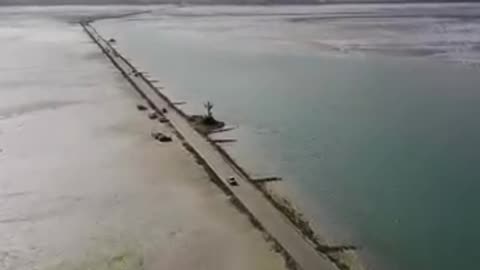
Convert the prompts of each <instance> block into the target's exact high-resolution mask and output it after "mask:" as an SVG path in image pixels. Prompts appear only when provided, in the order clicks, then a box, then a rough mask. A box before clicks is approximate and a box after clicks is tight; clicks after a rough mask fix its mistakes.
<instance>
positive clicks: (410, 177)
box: [98, 21, 480, 270]
mask: <svg viewBox="0 0 480 270" xmlns="http://www.w3.org/2000/svg"><path fill="white" fill-rule="evenodd" d="M98 25H99V29H100V30H101V32H103V33H106V34H107V35H109V36H114V37H115V38H116V39H117V40H118V44H119V45H118V47H119V48H120V50H121V51H123V52H124V53H125V54H126V55H128V56H129V57H130V58H131V59H133V62H134V63H135V64H136V65H138V66H139V67H141V68H142V69H144V70H146V71H148V72H149V73H150V74H151V75H152V77H155V78H156V79H159V80H160V81H161V82H162V84H164V85H166V86H167V88H166V89H165V91H166V93H167V94H168V95H169V96H172V97H174V98H176V99H178V100H185V101H188V104H187V105H185V107H184V109H185V110H186V111H187V112H194V113H199V112H202V105H201V104H202V102H203V101H205V100H207V99H208V100H211V101H213V102H214V104H215V105H216V106H215V108H214V113H215V114H216V115H217V117H219V118H221V119H222V120H225V121H227V122H228V123H230V124H232V125H236V126H238V127H239V128H238V129H237V130H236V131H235V132H232V133H229V134H225V135H224V136H227V137H236V138H239V139H240V141H239V142H238V143H236V144H235V145H232V146H228V149H229V151H231V152H232V153H233V154H234V156H235V157H236V158H237V159H239V161H240V163H242V164H245V165H246V166H247V167H248V168H249V169H250V170H251V171H253V172H254V173H258V174H265V173H267V174H268V173H276V174H279V175H282V176H284V177H285V178H286V181H287V182H289V183H290V184H292V185H293V186H295V188H297V189H298V190H299V191H300V192H301V194H302V195H306V198H308V199H305V201H308V202H309V206H308V210H307V211H308V212H309V214H310V215H311V216H313V217H315V218H317V219H318V220H325V216H324V215H325V213H327V215H328V219H329V225H328V226H327V227H330V228H331V229H332V235H334V237H336V238H337V239H341V240H343V241H350V242H353V243H356V244H359V245H360V246H361V247H362V251H361V252H362V253H364V254H365V257H366V258H368V259H367V261H369V263H370V264H371V265H372V266H371V268H373V269H385V268H387V269H419V270H420V269H436V270H443V269H445V270H447V269H449V270H450V269H461V268H466V269H475V268H476V265H477V262H476V259H477V252H478V247H477V242H478V241H480V233H479V232H478V228H480V212H479V211H478V210H477V208H478V205H479V202H480V201H479V197H478V191H479V190H480V184H479V183H478V180H479V179H480V169H479V167H478V164H479V161H480V154H479V152H478V148H479V147H480V121H479V120H478V116H479V115H480V92H479V90H478V86H479V85H480V76H479V74H480V73H479V71H478V70H476V69H474V68H471V67H469V66H462V65H458V64H452V63H447V62H443V61H440V60H436V59H425V58H403V57H393V56H380V55H368V56H366V57H360V56H353V55H352V56H342V57H339V56H333V55H325V54H317V53H314V52H310V51H308V50H306V49H304V48H303V49H301V50H300V49H299V50H295V51H291V50H282V49H278V50H268V49H267V50H262V49H261V48H265V47H267V48H268V44H265V43H262V42H258V43H254V44H252V43H251V42H254V41H251V42H248V43H241V42H240V43H239V42H237V41H236V40H228V39H227V40H220V41H219V40H216V39H215V38H216V37H212V38H210V37H211V36H209V35H210V34H209V33H202V34H196V33H197V32H195V31H192V32H182V31H161V30H162V29H159V27H158V24H157V23H155V22H151V21H135V23H134V22H128V21H123V22H119V21H108V22H99V23H98ZM192 27H193V26H192ZM177 30H178V29H177ZM192 33H193V34H192ZM212 35H213V34H212ZM259 48H260V49H259ZM342 232H345V233H342ZM387 266H388V267H387Z"/></svg>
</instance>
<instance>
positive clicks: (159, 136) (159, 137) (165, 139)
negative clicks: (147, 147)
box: [152, 132, 172, 142]
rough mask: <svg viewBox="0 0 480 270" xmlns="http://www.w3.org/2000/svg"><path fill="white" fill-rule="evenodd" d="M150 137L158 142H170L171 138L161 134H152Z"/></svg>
mask: <svg viewBox="0 0 480 270" xmlns="http://www.w3.org/2000/svg"><path fill="white" fill-rule="evenodd" d="M152 137H153V138H154V139H155V140H157V141H160V142H171V141H172V138H171V137H170V136H167V135H165V134H163V133H161V132H152Z"/></svg>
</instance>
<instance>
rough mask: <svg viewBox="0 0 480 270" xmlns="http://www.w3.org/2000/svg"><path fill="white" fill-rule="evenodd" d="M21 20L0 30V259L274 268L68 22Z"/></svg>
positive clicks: (48, 268) (265, 246) (0, 262)
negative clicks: (155, 133)
mask: <svg viewBox="0 0 480 270" xmlns="http://www.w3.org/2000/svg"><path fill="white" fill-rule="evenodd" d="M29 23H30V24H32V25H31V26H30V25H29V24H23V25H21V26H20V27H16V28H15V26H13V27H12V26H9V30H10V31H9V32H1V33H2V34H1V35H0V40H1V43H0V48H1V50H0V54H1V55H2V59H3V61H2V63H0V68H1V69H2V74H3V76H2V75H0V83H1V84H2V89H1V91H0V96H1V98H0V112H2V115H1V118H0V148H1V149H2V151H1V152H0V242H1V243H2V245H1V246H0V268H1V269H5V270H30V269H40V270H44V269H45V270H52V269H62V270H65V269H67V270H68V269H72V270H73V269H90V268H91V269H115V270H116V269H136V270H137V269H219V270H220V269H239V270H240V269H284V261H283V259H282V258H281V256H279V255H278V254H276V253H275V252H272V251H271V248H272V247H271V245H270V244H269V243H267V242H266V241H265V240H264V238H263V235H262V233H260V232H259V231H258V230H256V229H255V228H253V227H252V226H251V224H250V222H249V220H248V218H247V217H246V216H244V215H242V214H241V213H239V212H238V211H237V210H236V209H235V208H234V207H233V206H232V205H231V203H230V202H229V199H228V196H225V194H224V193H223V192H221V191H220V190H219V189H218V187H217V186H215V185H214V184H212V182H211V181H210V180H209V176H208V175H207V174H206V173H205V171H204V170H203V168H202V167H201V166H199V165H198V164H195V160H194V159H193V158H192V156H191V154H190V153H189V152H187V151H186V150H185V149H184V148H183V146H182V144H181V142H180V141H178V140H176V139H175V140H174V141H173V142H171V143H167V144H160V143H159V142H157V141H155V140H153V139H152V138H151V136H150V133H151V131H152V130H159V131H161V132H164V133H165V134H170V135H173V130H172V129H171V128H170V127H168V126H165V125H163V124H160V123H158V122H157V121H152V120H149V119H148V117H147V114H146V113H144V112H139V111H138V110H137V109H136V104H137V103H138V102H140V101H141V99H140V98H139V96H138V95H136V94H135V93H134V92H133V91H131V89H130V87H129V86H128V85H127V84H126V83H125V81H124V80H123V79H122V78H121V77H120V76H119V75H118V73H117V72H112V71H114V70H113V69H112V68H111V67H110V66H109V64H108V63H107V62H106V61H105V59H104V57H103V56H102V55H101V54H99V53H98V49H97V48H96V47H94V46H92V44H91V43H90V42H88V38H87V37H86V36H85V35H84V33H83V32H82V31H81V29H79V28H78V26H69V25H64V24H48V25H43V24H42V23H41V22H37V21H31V22H29ZM31 29H33V34H32V30H31ZM46 33H50V34H52V33H54V34H53V35H50V36H48V35H45V34H46ZM59 37H61V38H59ZM26 78H28V80H26Z"/></svg>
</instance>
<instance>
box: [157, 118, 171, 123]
mask: <svg viewBox="0 0 480 270" xmlns="http://www.w3.org/2000/svg"><path fill="white" fill-rule="evenodd" d="M158 121H159V122H160V123H168V122H169V120H168V119H167V118H165V117H160V118H159V119H158Z"/></svg>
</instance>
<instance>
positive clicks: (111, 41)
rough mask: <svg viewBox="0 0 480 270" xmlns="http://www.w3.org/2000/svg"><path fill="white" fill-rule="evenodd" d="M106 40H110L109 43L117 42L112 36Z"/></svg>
mask: <svg viewBox="0 0 480 270" xmlns="http://www.w3.org/2000/svg"><path fill="white" fill-rule="evenodd" d="M108 42H110V43H115V42H117V41H116V40H115V39H114V38H111V39H109V40H108Z"/></svg>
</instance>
